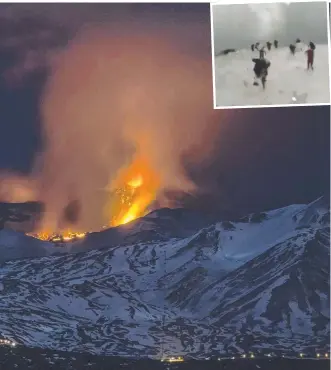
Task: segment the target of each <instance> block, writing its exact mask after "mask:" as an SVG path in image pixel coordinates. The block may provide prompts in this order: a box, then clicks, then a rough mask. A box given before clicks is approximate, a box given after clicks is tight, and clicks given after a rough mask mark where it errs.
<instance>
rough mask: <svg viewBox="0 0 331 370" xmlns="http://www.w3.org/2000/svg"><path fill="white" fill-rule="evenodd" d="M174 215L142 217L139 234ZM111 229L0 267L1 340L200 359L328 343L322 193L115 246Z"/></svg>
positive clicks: (325, 218)
mask: <svg viewBox="0 0 331 370" xmlns="http://www.w3.org/2000/svg"><path fill="white" fill-rule="evenodd" d="M169 212H170V211H162V210H160V211H157V212H156V213H154V214H152V215H149V216H148V217H147V219H145V220H144V219H142V220H140V221H139V222H138V224H139V225H140V226H141V228H142V229H140V232H142V231H143V225H144V224H145V223H146V224H147V225H149V226H150V224H149V222H150V220H152V219H156V220H158V219H159V217H161V216H162V215H163V216H164V213H165V214H166V215H168V214H169ZM170 213H171V212H170ZM161 218H162V217H161ZM181 222H182V223H183V224H185V217H184V219H183V220H182V221H181ZM197 223H198V222H197ZM167 225H168V224H167ZM161 229H162V228H161ZM183 229H185V230H186V229H187V227H186V226H185V227H184V228H183ZM162 230H164V229H162ZM102 235H104V237H102V243H99V244H98V245H96V248H97V249H92V250H89V251H86V252H81V253H65V254H63V255H58V256H46V257H41V258H33V259H21V260H12V261H7V262H6V263H3V264H2V265H1V267H0V281H1V284H0V297H1V299H0V333H1V334H2V336H5V337H8V338H10V339H13V340H16V341H17V342H19V343H23V344H25V345H28V346H38V347H46V348H52V349H63V350H72V351H89V352H92V353H96V354H116V355H144V356H146V355H150V356H157V355H160V352H161V348H163V349H164V351H165V352H168V353H173V354H188V353H189V354H191V355H194V356H197V357H199V356H205V354H206V353H219V352H236V353H237V352H238V351H239V352H240V351H243V350H247V349H258V348H260V349H261V348H266V347H267V348H272V349H278V350H280V351H292V350H298V349H299V348H318V349H320V348H324V347H327V346H328V343H329V238H330V233H329V204H328V201H327V200H326V199H325V198H320V199H319V200H317V201H316V202H313V203H311V204H309V205H293V206H289V207H285V208H282V209H277V210H274V211H269V212H264V213H258V214H252V215H249V216H247V217H245V218H243V219H241V220H238V221H233V222H230V221H226V222H225V221H223V222H218V223H214V224H211V225H209V226H205V227H203V228H202V229H200V230H199V231H197V232H194V233H193V235H190V236H186V237H185V236H179V235H177V236H176V237H173V235H171V233H170V234H169V235H168V236H169V238H168V239H166V237H165V234H162V235H163V238H156V239H155V240H152V239H148V238H147V240H144V237H143V238H142V241H139V239H138V235H139V233H138V234H137V235H136V239H135V240H134V243H131V244H129V243H126V244H124V245H117V246H113V245H112V243H111V242H110V246H108V247H107V243H106V239H107V238H106V237H107V235H108V234H107V232H104V233H103V234H102ZM142 235H143V236H145V233H143V234H142ZM90 242H91V240H90ZM90 242H89V243H90ZM100 246H102V249H98V248H100ZM90 247H92V245H90ZM90 247H89V248H90Z"/></svg>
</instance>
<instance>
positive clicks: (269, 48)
mask: <svg viewBox="0 0 331 370" xmlns="http://www.w3.org/2000/svg"><path fill="white" fill-rule="evenodd" d="M271 45H272V44H271V42H270V41H268V42H267V48H268V50H269V51H270V50H271Z"/></svg>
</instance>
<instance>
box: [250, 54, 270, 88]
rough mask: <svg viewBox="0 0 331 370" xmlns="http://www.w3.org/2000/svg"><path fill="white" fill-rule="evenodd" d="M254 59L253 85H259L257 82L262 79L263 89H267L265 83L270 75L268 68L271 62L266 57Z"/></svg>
mask: <svg viewBox="0 0 331 370" xmlns="http://www.w3.org/2000/svg"><path fill="white" fill-rule="evenodd" d="M252 61H253V63H254V68H253V71H254V74H255V77H254V83H253V85H255V86H258V85H259V83H258V82H257V80H258V79H261V82H262V86H263V89H265V84H266V81H267V76H268V69H269V67H270V65H271V63H270V62H269V61H268V60H266V59H264V58H263V59H258V58H253V59H252Z"/></svg>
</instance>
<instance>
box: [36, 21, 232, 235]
mask: <svg viewBox="0 0 331 370" xmlns="http://www.w3.org/2000/svg"><path fill="white" fill-rule="evenodd" d="M176 27H177V28H178V27H181V26H176ZM176 27H175V28H176ZM182 27H184V26H182ZM186 27H187V25H186ZM151 31H153V30H152V29H145V30H143V31H142V30H141V27H138V26H137V25H135V24H132V22H131V23H130V24H123V23H121V24H113V25H112V26H107V27H87V28H84V29H82V30H81V31H80V32H79V33H78V34H77V36H76V37H75V38H74V39H73V40H72V41H71V42H70V43H69V45H68V47H67V48H66V49H65V50H64V51H63V52H62V53H61V54H59V55H57V57H56V59H55V60H54V61H53V66H52V74H51V76H50V78H49V80H48V82H47V86H46V88H45V91H44V94H43V97H42V105H41V112H42V121H43V131H44V135H45V141H46V150H45V152H44V153H43V154H42V156H41V158H40V162H39V165H38V166H37V167H36V170H35V174H34V177H33V178H34V179H37V182H38V193H39V198H40V200H42V201H43V202H44V203H45V205H46V218H45V220H46V221H45V222H46V227H48V228H53V229H58V228H59V227H60V228H61V227H63V226H64V225H61V222H63V220H62V219H61V217H60V215H62V214H63V209H65V208H66V206H67V204H68V203H70V202H72V201H77V202H79V204H80V207H79V209H80V212H79V221H78V224H79V226H80V227H81V228H84V229H91V228H98V227H100V226H101V225H102V224H103V223H104V222H105V220H103V219H102V214H103V213H102V207H103V205H104V203H105V202H106V200H107V197H109V194H107V192H106V191H100V189H106V188H107V187H109V185H110V187H112V185H113V182H114V180H115V179H116V176H117V174H118V172H119V171H120V170H121V169H122V168H123V167H125V166H127V165H128V164H130V161H131V160H132V158H134V156H139V157H143V158H147V159H148V161H149V162H150V166H151V167H152V168H153V169H154V170H155V171H156V172H157V173H158V175H159V176H160V179H161V188H160V191H159V194H158V196H159V197H160V198H162V192H163V190H165V189H167V188H171V189H176V190H181V191H186V192H192V191H194V190H195V185H194V184H193V183H192V182H191V181H190V180H189V179H188V178H187V176H186V174H185V171H184V168H183V165H182V156H183V155H184V154H185V155H186V156H187V155H188V153H190V160H191V162H192V163H197V164H198V163H199V162H202V161H204V160H207V159H208V158H209V157H210V155H211V154H212V152H213V150H214V145H213V143H214V140H213V137H215V136H217V133H218V132H219V130H220V126H219V117H220V115H221V113H220V112H217V111H214V110H213V107H212V74H211V60H210V54H209V53H201V54H198V53H196V54H194V53H190V52H189V50H183V40H180V37H177V41H175V42H174V40H176V38H174V37H173V36H174V34H173V32H174V31H175V32H176V31H178V35H180V30H178V29H175V30H174V29H172V30H171V31H167V29H166V28H165V29H164V30H162V31H163V32H162V31H160V30H158V32H157V33H156V32H151ZM154 31H156V30H154ZM186 32H187V30H186ZM155 34H157V36H154V35H155ZM222 114H223V116H225V115H229V114H230V113H229V112H227V113H225V112H224V113H222ZM109 216H110V215H109Z"/></svg>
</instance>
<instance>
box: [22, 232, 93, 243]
mask: <svg viewBox="0 0 331 370" xmlns="http://www.w3.org/2000/svg"><path fill="white" fill-rule="evenodd" d="M86 234H87V233H80V232H73V231H71V230H66V231H63V232H61V233H54V232H51V231H42V232H39V233H36V234H28V235H30V236H32V237H34V238H37V239H40V240H45V241H51V242H54V243H61V242H62V243H65V242H71V241H76V240H78V239H83V238H84V237H85V236H86Z"/></svg>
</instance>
